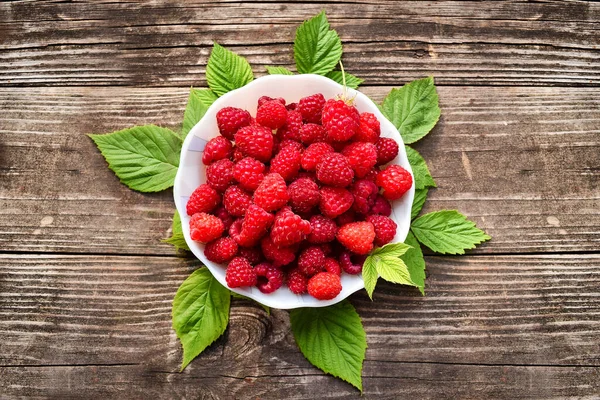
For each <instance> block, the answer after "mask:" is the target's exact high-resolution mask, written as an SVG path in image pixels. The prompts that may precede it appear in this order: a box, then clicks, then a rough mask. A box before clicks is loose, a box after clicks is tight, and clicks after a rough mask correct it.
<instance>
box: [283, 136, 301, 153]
mask: <svg viewBox="0 0 600 400" xmlns="http://www.w3.org/2000/svg"><path fill="white" fill-rule="evenodd" d="M288 146H292V147H294V148H295V149H296V150H298V151H299V152H300V153H301V154H302V152H303V151H304V146H303V145H302V143H300V142H296V141H295V140H292V139H283V140H282V141H281V143H279V149H278V150H277V152H279V151H281V149H283V148H285V147H288Z"/></svg>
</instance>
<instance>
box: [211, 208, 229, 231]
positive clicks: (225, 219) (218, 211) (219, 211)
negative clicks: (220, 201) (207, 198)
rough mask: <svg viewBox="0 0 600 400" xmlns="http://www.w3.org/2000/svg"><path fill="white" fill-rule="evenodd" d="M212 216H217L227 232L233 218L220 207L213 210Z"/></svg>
mask: <svg viewBox="0 0 600 400" xmlns="http://www.w3.org/2000/svg"><path fill="white" fill-rule="evenodd" d="M213 214H214V215H215V216H217V217H218V218H219V219H220V220H221V221H223V226H224V227H225V230H226V231H228V230H229V227H230V226H231V224H233V220H234V218H233V217H232V216H231V215H229V213H228V212H227V210H226V209H225V207H224V206H220V207H219V208H217V209H216V210H215V212H214V213H213Z"/></svg>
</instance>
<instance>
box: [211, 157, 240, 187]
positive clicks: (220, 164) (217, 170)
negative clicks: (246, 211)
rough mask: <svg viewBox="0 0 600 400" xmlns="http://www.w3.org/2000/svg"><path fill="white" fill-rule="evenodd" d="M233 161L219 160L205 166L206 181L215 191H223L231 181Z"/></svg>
mask: <svg viewBox="0 0 600 400" xmlns="http://www.w3.org/2000/svg"><path fill="white" fill-rule="evenodd" d="M233 180H234V179H233V162H232V161H231V160H228V159H223V160H219V161H217V162H214V163H212V164H210V165H209V166H208V167H206V182H207V183H208V184H209V185H210V186H211V187H212V188H213V189H215V190H216V191H218V192H224V191H225V189H227V188H228V187H229V186H230V185H231V184H232V183H233Z"/></svg>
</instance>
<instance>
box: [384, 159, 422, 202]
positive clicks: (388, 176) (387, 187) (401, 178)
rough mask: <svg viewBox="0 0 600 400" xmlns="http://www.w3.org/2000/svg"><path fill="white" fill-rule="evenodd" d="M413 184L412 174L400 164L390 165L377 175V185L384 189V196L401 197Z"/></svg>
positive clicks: (389, 198) (390, 197)
mask: <svg viewBox="0 0 600 400" xmlns="http://www.w3.org/2000/svg"><path fill="white" fill-rule="evenodd" d="M412 184H413V179H412V175H411V174H410V172H408V171H407V170H405V169H404V168H402V167H401V166H399V165H390V166H388V167H387V168H385V169H384V170H383V171H381V172H380V173H379V175H377V185H378V186H380V187H381V188H382V189H383V197H385V198H386V199H388V200H396V199H399V198H400V197H402V196H403V195H404V193H406V192H407V191H408V189H410V187H411V186H412Z"/></svg>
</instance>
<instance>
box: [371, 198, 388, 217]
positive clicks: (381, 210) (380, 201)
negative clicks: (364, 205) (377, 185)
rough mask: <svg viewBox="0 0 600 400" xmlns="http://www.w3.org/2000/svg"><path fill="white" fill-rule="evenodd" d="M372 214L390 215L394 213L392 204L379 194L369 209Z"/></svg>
mask: <svg viewBox="0 0 600 400" xmlns="http://www.w3.org/2000/svg"><path fill="white" fill-rule="evenodd" d="M369 214H371V215H385V216H386V217H389V216H390V215H391V214H392V205H391V204H390V202H389V201H387V200H386V199H385V197H383V196H382V195H380V194H378V195H377V197H376V198H375V203H374V204H373V207H371V210H370V211H369Z"/></svg>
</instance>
